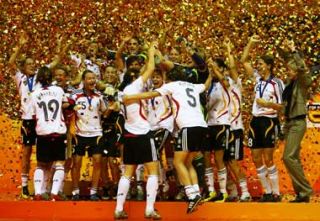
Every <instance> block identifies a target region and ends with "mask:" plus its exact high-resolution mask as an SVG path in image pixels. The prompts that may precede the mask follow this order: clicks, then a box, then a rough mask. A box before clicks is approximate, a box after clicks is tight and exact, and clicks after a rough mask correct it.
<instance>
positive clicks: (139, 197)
mask: <svg viewBox="0 0 320 221" xmlns="http://www.w3.org/2000/svg"><path fill="white" fill-rule="evenodd" d="M137 200H138V201H143V200H144V192H143V190H142V189H137Z"/></svg>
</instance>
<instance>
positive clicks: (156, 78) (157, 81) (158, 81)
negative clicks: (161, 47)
mask: <svg viewBox="0 0 320 221" xmlns="http://www.w3.org/2000/svg"><path fill="white" fill-rule="evenodd" d="M152 83H153V86H154V88H159V87H161V86H162V85H163V83H164V82H163V77H162V74H161V73H154V74H153V76H152Z"/></svg>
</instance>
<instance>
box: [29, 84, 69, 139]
mask: <svg viewBox="0 0 320 221" xmlns="http://www.w3.org/2000/svg"><path fill="white" fill-rule="evenodd" d="M31 99H32V109H33V115H35V117H36V122H37V124H36V132H37V135H49V134H53V133H57V134H65V133H66V131H67V129H66V125H65V122H64V118H63V114H62V102H68V100H67V98H66V97H65V94H64V91H63V89H62V88H61V87H58V86H48V87H43V88H39V89H37V90H35V91H34V92H33V93H32V98H31Z"/></svg>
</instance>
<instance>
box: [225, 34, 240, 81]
mask: <svg viewBox="0 0 320 221" xmlns="http://www.w3.org/2000/svg"><path fill="white" fill-rule="evenodd" d="M224 46H225V48H226V53H227V57H228V60H229V68H230V77H231V78H232V80H233V81H235V82H236V81H237V80H238V76H239V75H238V71H237V67H236V64H235V61H234V57H233V55H232V54H231V47H232V43H231V41H230V39H229V38H226V40H225V42H224Z"/></svg>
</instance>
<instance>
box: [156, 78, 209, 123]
mask: <svg viewBox="0 0 320 221" xmlns="http://www.w3.org/2000/svg"><path fill="white" fill-rule="evenodd" d="M204 90H205V86H204V84H192V83H189V82H185V81H175V82H170V83H167V84H164V85H163V86H162V87H160V88H158V89H156V91H158V92H159V93H160V94H161V95H162V96H165V95H171V97H172V101H173V103H174V105H175V121H176V124H177V126H178V128H179V129H182V128H185V127H207V123H206V121H205V120H204V116H203V113H202V111H201V104H200V98H199V94H200V93H202V92H203V91H204Z"/></svg>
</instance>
